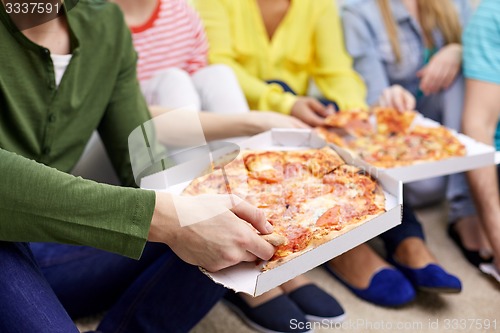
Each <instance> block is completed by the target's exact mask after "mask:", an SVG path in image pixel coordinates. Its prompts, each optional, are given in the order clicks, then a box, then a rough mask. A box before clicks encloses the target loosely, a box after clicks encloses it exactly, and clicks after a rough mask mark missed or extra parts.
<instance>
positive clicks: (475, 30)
mask: <svg viewBox="0 0 500 333" xmlns="http://www.w3.org/2000/svg"><path fill="white" fill-rule="evenodd" d="M464 76H465V78H466V86H465V88H466V89H465V106H464V116H463V131H464V133H465V134H466V135H468V136H470V137H471V138H473V139H476V140H478V141H480V142H484V143H486V144H489V145H493V146H495V147H496V149H497V150H499V149H500V125H499V119H500V109H499V105H500V103H499V102H500V3H499V2H498V1H494V0H483V1H481V3H480V5H479V7H478V9H477V11H476V13H475V14H474V16H473V17H472V19H471V22H470V23H469V25H468V26H467V28H466V30H465V33H464ZM499 171H500V169H499V168H498V167H495V166H491V167H486V168H482V169H478V170H474V171H471V172H469V173H468V178H469V183H470V188H471V191H472V195H473V197H474V201H475V203H476V207H477V213H478V215H479V221H480V226H482V227H483V228H484V230H485V235H486V236H485V237H484V240H483V243H481V241H482V240H481V238H480V237H479V230H478V228H477V227H476V228H473V227H470V228H467V230H464V232H463V233H462V235H461V236H462V237H463V240H464V246H466V247H467V251H470V250H471V249H472V250H473V249H478V248H480V247H481V246H485V243H486V244H488V241H489V245H491V248H492V252H493V257H494V265H495V267H496V269H497V272H498V273H500V205H499V202H500V195H499V190H498V184H499V183H498V179H499V178H498V172H499ZM467 233H468V234H469V237H465V235H466V234H467ZM467 240H468V241H469V243H468V244H467V243H466V241H467Z"/></svg>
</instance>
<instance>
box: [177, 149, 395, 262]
mask: <svg viewBox="0 0 500 333" xmlns="http://www.w3.org/2000/svg"><path fill="white" fill-rule="evenodd" d="M223 172H224V173H225V176H224V174H223ZM226 183H227V184H228V185H229V186H227V185H226ZM228 193H232V194H235V195H238V196H239V197H241V198H242V199H244V200H246V201H248V202H249V203H251V204H252V205H254V206H255V207H258V208H260V209H261V210H262V211H263V212H264V214H265V216H266V218H267V220H268V221H269V222H270V223H271V224H272V225H273V226H274V232H273V233H272V234H270V235H263V236H262V237H263V238H264V239H266V240H267V241H268V242H270V243H271V244H273V245H274V246H276V252H275V254H274V256H273V257H272V258H271V259H270V260H269V261H267V262H266V263H265V264H264V265H263V266H262V270H263V271H265V270H268V269H272V268H274V267H276V266H278V265H281V264H283V263H285V262H288V261H290V260H291V259H293V258H295V257H296V256H298V255H301V254H303V253H304V252H307V251H309V250H311V249H314V248H316V247H317V246H319V245H321V244H323V243H325V242H327V241H329V240H331V239H333V238H335V237H336V236H338V235H340V234H342V233H344V232H346V231H348V230H351V229H352V228H354V227H356V226H358V225H360V224H361V223H364V222H366V221H368V220H369V219H371V218H373V217H375V216H378V215H380V214H382V213H383V212H385V195H384V193H383V191H382V188H381V186H380V184H378V182H377V181H376V180H375V179H373V178H372V177H371V176H370V175H369V174H367V173H365V172H364V171H363V170H361V169H359V168H357V167H354V166H351V165H348V164H346V163H345V162H344V160H343V159H342V158H341V157H340V156H339V155H338V154H337V153H336V152H335V151H334V150H332V149H331V148H329V147H325V148H323V149H305V150H293V151H252V150H244V151H242V152H240V154H239V155H238V157H237V158H236V159H235V160H234V161H232V162H231V163H229V164H228V165H227V166H226V167H225V168H224V170H216V171H214V172H212V173H210V174H208V175H205V176H202V177H200V178H197V179H195V180H194V181H192V182H191V184H190V185H188V186H187V188H186V189H185V190H184V192H183V194H184V195H199V194H228Z"/></svg>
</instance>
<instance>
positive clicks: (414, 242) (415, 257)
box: [393, 237, 437, 268]
mask: <svg viewBox="0 0 500 333" xmlns="http://www.w3.org/2000/svg"><path fill="white" fill-rule="evenodd" d="M393 258H394V259H395V260H396V261H397V262H399V263H400V264H403V265H405V266H407V267H410V268H423V267H425V266H427V265H429V264H432V263H436V262H437V260H436V258H435V257H434V255H433V254H432V253H431V252H430V250H429V249H428V248H427V246H426V245H425V243H424V241H423V240H422V239H421V238H418V237H408V238H406V239H405V240H404V241H402V242H401V243H400V244H399V245H398V247H397V248H396V251H395V252H394V255H393Z"/></svg>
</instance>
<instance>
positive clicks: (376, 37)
mask: <svg viewBox="0 0 500 333" xmlns="http://www.w3.org/2000/svg"><path fill="white" fill-rule="evenodd" d="M439 1H441V0H439ZM452 2H453V3H454V5H455V7H456V9H457V13H458V15H459V18H460V21H461V23H462V25H465V24H466V23H467V21H468V19H469V15H470V13H471V7H470V4H469V0H452ZM389 3H390V7H391V9H392V15H393V17H394V19H395V21H396V23H397V28H398V37H399V43H400V46H401V61H400V62H399V63H398V62H397V61H396V57H395V55H394V53H393V50H392V47H391V43H390V41H389V36H388V34H387V31H386V27H385V24H384V21H383V18H382V14H381V12H380V9H379V6H378V4H377V1H375V0H345V2H344V5H343V10H342V20H343V25H344V34H345V43H346V48H347V50H348V52H349V53H350V54H351V56H352V57H353V59H354V68H355V69H356V71H357V72H358V73H359V74H361V76H362V77H363V79H364V80H365V83H366V85H367V91H368V97H367V102H368V103H369V104H374V103H375V102H376V101H377V100H378V98H379V96H380V95H381V94H382V91H383V90H384V89H385V88H387V87H389V86H391V85H394V84H399V85H401V86H402V87H404V88H405V89H407V90H408V91H410V92H411V93H412V94H413V95H414V96H416V97H417V110H418V111H420V112H421V113H422V114H423V115H424V116H426V117H428V118H431V119H434V120H436V121H438V122H440V123H442V124H443V125H445V126H446V127H449V128H452V129H455V130H459V129H460V124H461V118H462V108H463V95H464V80H463V76H462V75H459V76H458V77H457V78H456V79H455V81H454V82H453V84H452V85H451V86H450V87H449V88H448V89H446V90H445V91H441V92H439V93H436V94H433V95H429V96H423V95H422V94H419V85H420V79H419V78H418V77H417V72H418V71H419V70H420V69H421V68H422V67H423V66H424V65H425V64H426V63H427V62H428V60H429V59H428V58H429V56H430V55H431V50H428V49H426V46H425V43H424V37H423V32H422V29H421V27H420V25H419V23H418V22H417V21H416V20H415V19H414V18H413V17H412V16H411V15H410V13H409V12H408V10H407V9H406V7H405V6H404V4H403V2H402V1H400V0H389ZM433 38H434V43H435V47H436V50H439V49H440V48H442V47H443V46H444V44H445V41H444V37H443V35H442V34H441V32H440V31H439V30H436V31H434V33H433ZM445 194H446V197H447V198H448V200H449V201H450V205H449V207H450V213H449V218H450V220H452V221H456V220H457V219H458V218H460V217H464V216H467V215H473V214H475V211H474V206H473V203H472V200H471V198H470V196H469V191H468V188H467V182H466V179H465V177H464V175H463V174H456V175H452V176H450V177H438V178H433V179H427V180H425V181H420V182H414V183H410V184H407V185H405V202H406V203H407V204H409V205H411V206H423V205H426V204H430V203H433V202H436V201H438V200H442V199H443V198H444V196H445Z"/></svg>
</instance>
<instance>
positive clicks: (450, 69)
mask: <svg viewBox="0 0 500 333" xmlns="http://www.w3.org/2000/svg"><path fill="white" fill-rule="evenodd" d="M461 66H462V45H460V44H449V45H447V46H445V47H443V48H442V49H441V50H439V52H437V53H436V54H435V55H434V56H433V57H432V58H431V60H430V61H429V63H428V64H427V65H426V66H425V67H424V68H422V69H421V70H420V71H418V72H417V77H419V78H420V90H422V92H423V93H424V94H425V95H426V96H427V95H430V94H435V93H437V92H439V91H441V90H444V89H447V88H448V87H449V86H450V85H451V84H452V83H453V81H454V80H455V78H456V77H457V75H458V73H459V72H460V67H461Z"/></svg>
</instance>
